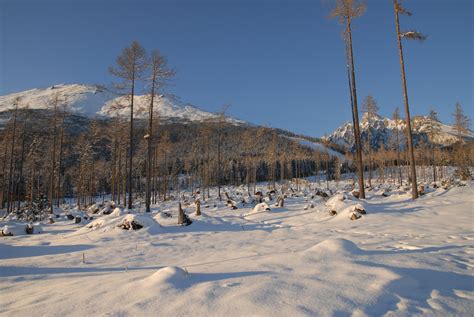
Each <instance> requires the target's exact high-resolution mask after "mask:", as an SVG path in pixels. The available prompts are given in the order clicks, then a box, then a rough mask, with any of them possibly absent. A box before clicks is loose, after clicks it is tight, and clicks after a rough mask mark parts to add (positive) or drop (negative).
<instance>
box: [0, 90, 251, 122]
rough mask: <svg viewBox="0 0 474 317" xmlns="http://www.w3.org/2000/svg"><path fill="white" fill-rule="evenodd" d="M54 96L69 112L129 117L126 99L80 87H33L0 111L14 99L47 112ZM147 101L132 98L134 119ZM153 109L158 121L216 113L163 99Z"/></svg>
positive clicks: (0, 101) (0, 107)
mask: <svg viewBox="0 0 474 317" xmlns="http://www.w3.org/2000/svg"><path fill="white" fill-rule="evenodd" d="M56 94H57V95H58V96H59V98H60V99H61V100H67V103H68V105H69V106H70V107H71V108H72V109H73V110H76V111H78V112H80V113H84V114H86V115H90V116H93V115H96V114H99V115H102V116H106V117H109V116H110V117H111V116H123V117H125V118H128V117H129V116H130V112H129V111H130V110H129V108H128V104H129V102H128V98H127V97H117V96H116V95H113V94H112V93H110V92H108V91H106V90H105V89H103V88H101V87H99V86H95V85H80V84H59V85H54V86H51V87H48V88H44V89H40V88H36V89H31V90H26V91H22V92H18V93H14V94H10V95H6V96H0V112H3V111H7V110H9V109H12V107H13V103H14V100H15V99H16V98H18V97H20V104H19V106H20V107H27V106H28V107H29V108H31V109H47V108H50V107H51V101H52V100H53V99H54V97H55V96H56ZM148 98H149V97H148V96H145V95H137V96H135V98H134V104H135V107H134V108H135V116H136V117H137V118H147V117H148V105H149V101H148V100H149V99H148ZM61 104H62V103H61ZM154 107H155V110H156V111H155V114H156V115H157V116H159V117H160V119H162V120H178V121H203V120H212V119H216V118H218V116H217V115H216V114H213V113H210V112H207V111H204V110H201V109H198V108H196V107H193V106H191V105H187V104H180V103H179V102H177V101H172V100H170V99H168V98H166V97H163V96H159V97H157V98H156V99H155V102H154ZM226 121H227V122H230V123H234V124H242V123H244V122H243V121H240V120H237V119H233V118H226Z"/></svg>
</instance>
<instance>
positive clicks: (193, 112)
mask: <svg viewBox="0 0 474 317" xmlns="http://www.w3.org/2000/svg"><path fill="white" fill-rule="evenodd" d="M133 103H134V106H133V107H134V115H135V117H136V118H143V119H146V118H148V108H149V105H150V97H149V96H146V95H141V96H135V98H134V100H133ZM129 104H130V98H128V97H117V98H114V99H112V100H109V101H108V102H106V103H105V104H104V106H103V107H102V108H101V109H100V111H99V112H98V113H99V114H100V115H103V116H107V117H115V116H119V117H125V118H128V117H129V116H130V108H129ZM153 108H154V112H155V114H156V115H158V116H159V118H160V119H161V120H171V119H172V120H185V121H206V120H216V119H218V118H219V116H218V115H216V114H214V113H210V112H207V111H203V110H201V109H198V108H196V107H193V106H191V105H179V104H178V103H177V102H176V101H172V100H170V99H169V98H166V97H164V96H157V97H156V98H155V99H154V101H153ZM226 121H227V122H232V123H244V122H243V121H240V120H237V119H233V118H226Z"/></svg>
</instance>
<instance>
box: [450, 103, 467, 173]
mask: <svg viewBox="0 0 474 317" xmlns="http://www.w3.org/2000/svg"><path fill="white" fill-rule="evenodd" d="M453 117H454V129H455V130H456V135H457V137H458V141H457V142H456V144H455V145H454V146H455V151H454V152H455V160H454V161H457V162H456V163H457V164H456V165H457V167H458V168H457V171H456V174H457V175H458V176H459V177H461V179H464V180H466V179H469V177H470V171H469V168H468V165H469V149H468V147H467V146H465V142H464V140H463V135H465V134H466V133H468V132H469V124H470V120H469V118H468V117H467V116H466V115H465V114H464V111H463V109H462V106H461V104H460V103H459V102H456V105H455V108H454V113H453Z"/></svg>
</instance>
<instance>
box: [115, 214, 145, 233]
mask: <svg viewBox="0 0 474 317" xmlns="http://www.w3.org/2000/svg"><path fill="white" fill-rule="evenodd" d="M129 216H131V217H126V218H124V219H123V221H122V222H121V223H120V224H119V225H118V226H117V227H119V228H121V229H123V230H140V229H141V228H143V224H141V223H140V222H138V220H137V219H135V217H133V216H132V215H129Z"/></svg>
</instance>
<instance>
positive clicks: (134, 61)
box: [109, 41, 146, 209]
mask: <svg viewBox="0 0 474 317" xmlns="http://www.w3.org/2000/svg"><path fill="white" fill-rule="evenodd" d="M145 62H146V56H145V49H144V48H143V47H142V46H141V45H140V44H139V43H138V42H136V41H134V42H132V44H131V45H130V46H128V47H125V48H124V49H123V51H122V54H120V55H119V57H117V61H116V63H117V67H115V68H114V67H109V72H110V73H111V74H112V75H114V76H116V77H118V78H120V79H122V82H121V83H119V84H117V85H115V86H116V88H118V89H119V90H121V91H124V92H125V94H126V95H127V96H128V97H129V98H130V131H129V132H130V140H129V141H130V143H129V157H128V178H127V180H128V209H132V208H133V201H132V192H133V188H132V171H133V99H134V96H135V88H136V82H137V80H139V79H140V78H141V76H142V74H143V72H144V70H145V67H146V63H145Z"/></svg>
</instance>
